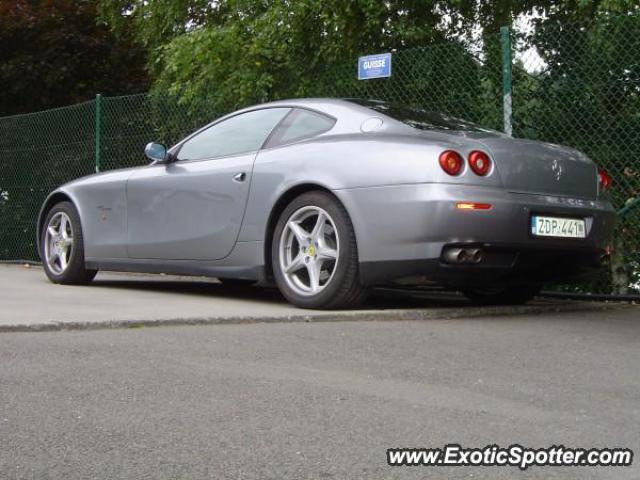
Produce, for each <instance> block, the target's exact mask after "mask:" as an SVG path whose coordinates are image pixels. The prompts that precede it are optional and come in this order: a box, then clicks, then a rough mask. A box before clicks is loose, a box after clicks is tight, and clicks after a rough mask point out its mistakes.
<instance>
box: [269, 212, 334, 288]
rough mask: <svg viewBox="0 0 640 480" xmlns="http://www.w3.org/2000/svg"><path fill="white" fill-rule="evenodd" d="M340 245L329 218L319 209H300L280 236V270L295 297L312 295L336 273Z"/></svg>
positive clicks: (323, 286) (324, 285)
mask: <svg viewBox="0 0 640 480" xmlns="http://www.w3.org/2000/svg"><path fill="white" fill-rule="evenodd" d="M339 248H340V241H339V236H338V232H337V231H336V226H335V224H334V222H333V219H332V218H331V216H330V215H329V214H328V213H327V212H326V211H324V210H323V209H322V208H320V207H316V206H311V205H310V206H306V207H302V208H300V209H299V210H297V211H296V212H294V214H293V215H291V217H290V218H289V220H288V221H287V224H286V226H285V229H284V231H283V233H282V235H281V236H280V267H281V268H282V271H283V272H284V278H285V280H286V282H287V284H288V285H289V287H291V288H292V289H293V290H294V291H295V292H296V293H298V294H300V295H315V294H317V293H318V292H320V291H321V290H322V289H323V288H325V287H326V286H327V285H328V284H329V282H330V281H331V278H332V277H333V274H334V272H335V270H336V267H337V264H338V251H339Z"/></svg>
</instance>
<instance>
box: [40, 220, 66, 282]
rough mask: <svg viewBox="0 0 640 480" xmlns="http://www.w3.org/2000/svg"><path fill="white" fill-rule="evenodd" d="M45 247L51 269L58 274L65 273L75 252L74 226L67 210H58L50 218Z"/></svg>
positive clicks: (46, 257) (46, 258)
mask: <svg viewBox="0 0 640 480" xmlns="http://www.w3.org/2000/svg"><path fill="white" fill-rule="evenodd" d="M44 249H45V251H44V254H45V260H46V262H47V265H48V266H49V269H50V270H51V271H52V272H53V273H54V274H56V275H61V274H62V273H64V271H65V270H66V269H67V266H68V265H69V262H70V261H71V255H72V254H73V228H72V226H71V220H70V219H69V216H68V215H67V214H66V213H65V212H58V213H56V214H55V215H54V216H52V217H51V220H49V224H48V225H47V230H46V233H45V241H44Z"/></svg>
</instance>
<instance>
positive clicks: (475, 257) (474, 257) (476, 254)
mask: <svg viewBox="0 0 640 480" xmlns="http://www.w3.org/2000/svg"><path fill="white" fill-rule="evenodd" d="M469 258H470V259H471V263H480V262H481V261H482V250H480V249H479V248H472V249H471V250H469Z"/></svg>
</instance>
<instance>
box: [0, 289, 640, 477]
mask: <svg viewBox="0 0 640 480" xmlns="http://www.w3.org/2000/svg"><path fill="white" fill-rule="evenodd" d="M119 292H120V290H117V291H116V293H119ZM137 292H138V293H144V290H142V292H140V291H137ZM278 308H284V307H278ZM637 312H638V310H637V308H635V309H634V308H627V309H622V310H615V311H603V312H590V313H585V312H579V313H576V312H562V313H557V314H546V315H541V314H536V315H502V316H500V317H484V318H472V319H468V318H467V319H464V318H458V319H434V318H430V319H422V320H416V321H396V322H368V321H360V322H349V321H347V322H309V323H274V324H255V323H254V324H244V325H205V326H184V327H163V328H139V329H117V330H90V331H62V332H35V333H34V332H29V333H11V332H4V333H0V365H2V368H0V445H1V446H2V448H0V472H1V475H0V476H1V477H2V478H3V479H42V478H52V479H65V480H73V479H87V478H96V479H102V478H149V479H154V480H156V479H165V478H166V479H178V478H180V479H183V478H184V479H200V478H211V479H238V480H240V479H242V480H248V479H260V480H264V479H278V480H285V479H295V480H298V479H324V480H326V479H363V480H364V479H366V480H371V479H396V478H397V479H425V478H429V479H450V478H469V479H471V478H473V479H505V480H506V479H508V480H513V479H545V480H546V479H580V480H584V479H623V480H624V479H629V480H631V479H638V478H640V468H639V466H638V459H637V455H638V453H639V452H640V430H639V429H638V425H640V401H639V399H640V368H639V366H640V348H638V347H639V344H640V319H639V318H638V314H637ZM452 442H455V443H461V444H463V445H465V446H469V447H484V446H486V445H488V444H493V443H497V444H499V445H502V446H508V445H510V444H512V443H519V444H522V445H525V446H529V447H548V446H551V445H554V444H563V445H565V446H578V447H605V446H621V447H628V448H631V449H633V450H634V451H635V453H636V459H635V462H636V464H635V465H634V466H632V467H625V468H623V467H615V468H614V467H611V468H588V467H555V468H551V467H532V468H530V469H529V470H527V471H525V472H520V471H519V470H518V469H516V468H511V467H501V468H497V467H475V468H472V467H464V468H463V467H456V468H441V467H437V468H435V467H395V468H391V467H388V466H387V465H386V456H385V452H386V449H387V448H389V447H394V446H412V447H440V446H442V445H444V444H446V443H452Z"/></svg>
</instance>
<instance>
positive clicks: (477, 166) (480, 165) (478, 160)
mask: <svg viewBox="0 0 640 480" xmlns="http://www.w3.org/2000/svg"><path fill="white" fill-rule="evenodd" d="M469 167H470V168H471V170H473V173H475V174H476V175H480V176H481V177H484V176H485V175H486V174H487V173H489V169H490V168H491V159H490V158H489V155H487V154H486V153H484V152H481V151H480V150H474V151H473V152H471V153H470V154H469Z"/></svg>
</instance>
